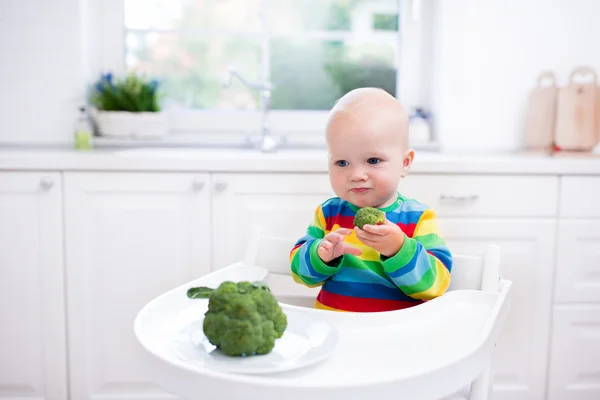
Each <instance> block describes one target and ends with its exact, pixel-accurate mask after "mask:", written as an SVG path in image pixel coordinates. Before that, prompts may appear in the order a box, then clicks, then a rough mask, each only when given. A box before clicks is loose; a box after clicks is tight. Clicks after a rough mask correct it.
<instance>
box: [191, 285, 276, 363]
mask: <svg viewBox="0 0 600 400" xmlns="http://www.w3.org/2000/svg"><path fill="white" fill-rule="evenodd" d="M187 296H188V297H189V298H190V299H205V298H208V299H209V300H208V311H207V312H206V313H205V314H204V323H203V329H204V334H205V335H206V337H207V338H208V340H209V341H210V343H212V344H213V345H214V346H216V347H218V348H219V349H221V351H222V352H223V353H224V354H226V355H228V356H251V355H255V354H267V353H269V352H270V351H271V350H273V347H275V339H279V338H280V337H281V336H282V335H283V332H284V331H285V329H286V328H287V317H286V315H285V314H284V313H283V311H282V310H281V307H280V306H279V303H278V302H277V299H276V298H275V296H273V294H272V293H271V290H270V289H269V287H268V286H267V285H265V284H264V283H261V282H255V283H251V282H247V281H245V282H238V283H234V282H223V283H221V284H220V285H219V287H218V288H217V289H211V288H207V287H195V288H190V289H189V290H188V292H187Z"/></svg>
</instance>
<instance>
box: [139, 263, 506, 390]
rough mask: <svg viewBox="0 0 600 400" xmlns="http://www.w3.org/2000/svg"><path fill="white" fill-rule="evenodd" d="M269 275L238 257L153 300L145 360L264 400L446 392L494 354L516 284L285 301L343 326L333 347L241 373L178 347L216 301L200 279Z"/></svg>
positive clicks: (184, 381)
mask: <svg viewBox="0 0 600 400" xmlns="http://www.w3.org/2000/svg"><path fill="white" fill-rule="evenodd" d="M266 277H267V270H266V269H263V268H260V267H255V266H248V265H244V264H243V263H236V264H233V265H231V266H229V267H226V268H223V269H221V270H218V271H215V272H213V273H211V274H208V275H206V276H204V277H201V278H199V279H196V280H194V281H191V282H189V283H187V284H185V285H183V286H180V287H178V288H175V289H173V290H171V291H169V292H167V293H164V294H163V295H161V296H159V297H157V298H156V299H154V300H152V301H151V302H150V303H148V304H147V305H146V306H145V307H144V308H143V309H142V310H141V311H140V312H139V314H138V315H137V317H136V319H135V323H134V331H135V335H136V337H137V340H138V342H139V344H140V345H141V348H142V351H140V352H139V354H140V357H141V359H140V363H139V364H140V367H141V368H142V369H143V371H144V372H145V373H146V374H147V376H148V377H149V378H150V379H151V380H152V381H153V382H155V383H156V384H158V385H160V386H161V387H163V388H164V389H165V390H167V391H169V392H171V393H173V394H176V395H178V396H181V397H182V398H185V399H196V398H208V399H211V398H212V399H223V400H233V399H240V400H242V399H243V400H247V399H248V396H249V394H250V393H256V395H257V396H259V397H260V399H261V400H276V399H277V400H281V399H282V398H283V399H285V400H305V399H306V398H307V396H310V397H312V398H315V399H317V400H321V399H323V400H325V399H327V400H337V399H339V400H342V399H344V400H348V399H361V400H362V399H365V398H381V399H394V400H400V399H411V400H414V399H419V400H428V399H430V400H437V399H440V398H443V397H444V396H448V395H450V394H452V393H455V392H457V391H458V390H459V389H461V388H463V387H464V386H465V385H468V384H470V383H471V382H472V381H473V380H474V379H475V378H476V377H477V376H478V374H479V373H481V371H482V370H483V369H484V368H485V366H486V365H487V363H488V362H489V359H490V357H491V352H492V349H493V347H494V343H495V341H496V339H497V336H498V333H499V330H500V326H501V325H502V322H503V320H504V318H505V316H506V313H507V311H508V308H509V301H508V300H509V299H508V293H509V289H510V286H511V282H509V281H501V282H500V291H499V292H498V293H491V292H483V291H475V290H473V291H471V290H469V291H450V292H447V293H446V294H445V295H443V296H441V297H439V298H437V299H434V300H431V301H428V302H426V303H423V304H421V305H418V306H416V307H412V308H409V309H405V310H398V311H389V312H380V313H342V312H333V311H325V310H318V309H311V308H305V307H299V306H295V305H291V304H286V303H283V302H281V303H280V304H281V307H282V309H283V311H284V312H285V313H286V315H287V316H288V320H289V321H290V322H289V325H290V326H294V324H296V323H297V321H299V320H303V321H317V322H324V323H325V325H326V326H331V327H333V328H334V329H333V330H332V332H333V333H331V335H332V337H333V341H332V342H330V343H329V344H330V347H329V348H330V349H331V351H330V352H328V351H327V349H325V350H324V351H325V353H326V354H321V357H320V358H319V357H317V358H315V359H312V360H309V361H308V362H306V363H305V364H304V365H302V366H298V367H295V368H293V369H290V368H287V370H286V371H283V372H275V373H273V372H269V369H268V368H267V369H266V370H265V372H264V373H261V371H250V372H251V373H252V374H247V373H243V372H245V371H244V370H243V368H244V367H240V369H239V370H238V373H236V372H231V370H229V371H228V370H224V369H222V368H215V365H214V364H213V365H212V366H211V364H210V363H206V362H197V361H198V360H190V358H189V357H187V358H186V357H185V355H186V354H182V353H181V351H180V349H181V348H180V347H179V350H178V346H182V345H184V346H186V345H187V346H188V349H187V350H188V351H189V350H190V348H191V347H190V346H192V347H193V346H194V343H193V339H192V335H187V336H186V335H183V336H182V332H184V331H185V329H186V327H187V328H189V327H190V326H193V324H198V320H200V319H201V318H202V317H203V314H204V312H205V311H206V307H207V300H198V299H188V298H187V294H186V292H187V290H188V289H189V288H190V287H194V286H209V287H217V286H218V285H219V284H220V283H221V282H223V281H227V280H231V281H243V280H249V281H257V280H264V279H265V278H266ZM186 337H187V338H190V339H189V341H190V342H189V343H185V341H186V340H187V339H186ZM189 354H190V353H189V352H188V353H187V355H189ZM250 359H251V357H249V358H245V359H238V360H236V361H239V362H240V363H243V362H244V361H247V360H250ZM239 372H242V373H239ZM246 372H248V371H246Z"/></svg>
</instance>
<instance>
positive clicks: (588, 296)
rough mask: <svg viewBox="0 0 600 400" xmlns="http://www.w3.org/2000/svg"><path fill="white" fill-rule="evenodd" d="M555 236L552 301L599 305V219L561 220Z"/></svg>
mask: <svg viewBox="0 0 600 400" xmlns="http://www.w3.org/2000/svg"><path fill="white" fill-rule="evenodd" d="M558 235H559V236H558V248H557V255H556V257H557V260H556V262H557V270H556V286H555V291H556V293H555V295H554V301H555V302H556V303H577V302H581V303H594V302H600V220H599V219H588V220H577V219H562V220H561V221H560V222H559V229H558ZM599 356H600V348H599Z"/></svg>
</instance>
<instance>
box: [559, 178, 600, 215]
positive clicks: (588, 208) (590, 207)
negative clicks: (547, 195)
mask: <svg viewBox="0 0 600 400" xmlns="http://www.w3.org/2000/svg"><path fill="white" fill-rule="evenodd" d="M560 216H561V217H600V177H596V176H565V177H563V178H562V180H561V184H560Z"/></svg>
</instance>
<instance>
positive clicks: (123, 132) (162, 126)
mask: <svg viewBox="0 0 600 400" xmlns="http://www.w3.org/2000/svg"><path fill="white" fill-rule="evenodd" d="M94 119H95V121H96V124H97V125H98V131H99V132H98V133H99V134H100V135H101V136H109V137H119V138H147V137H162V136H165V135H167V134H168V133H169V126H168V119H167V114H166V113H164V112H139V113H134V112H127V111H96V112H95V115H94Z"/></svg>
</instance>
